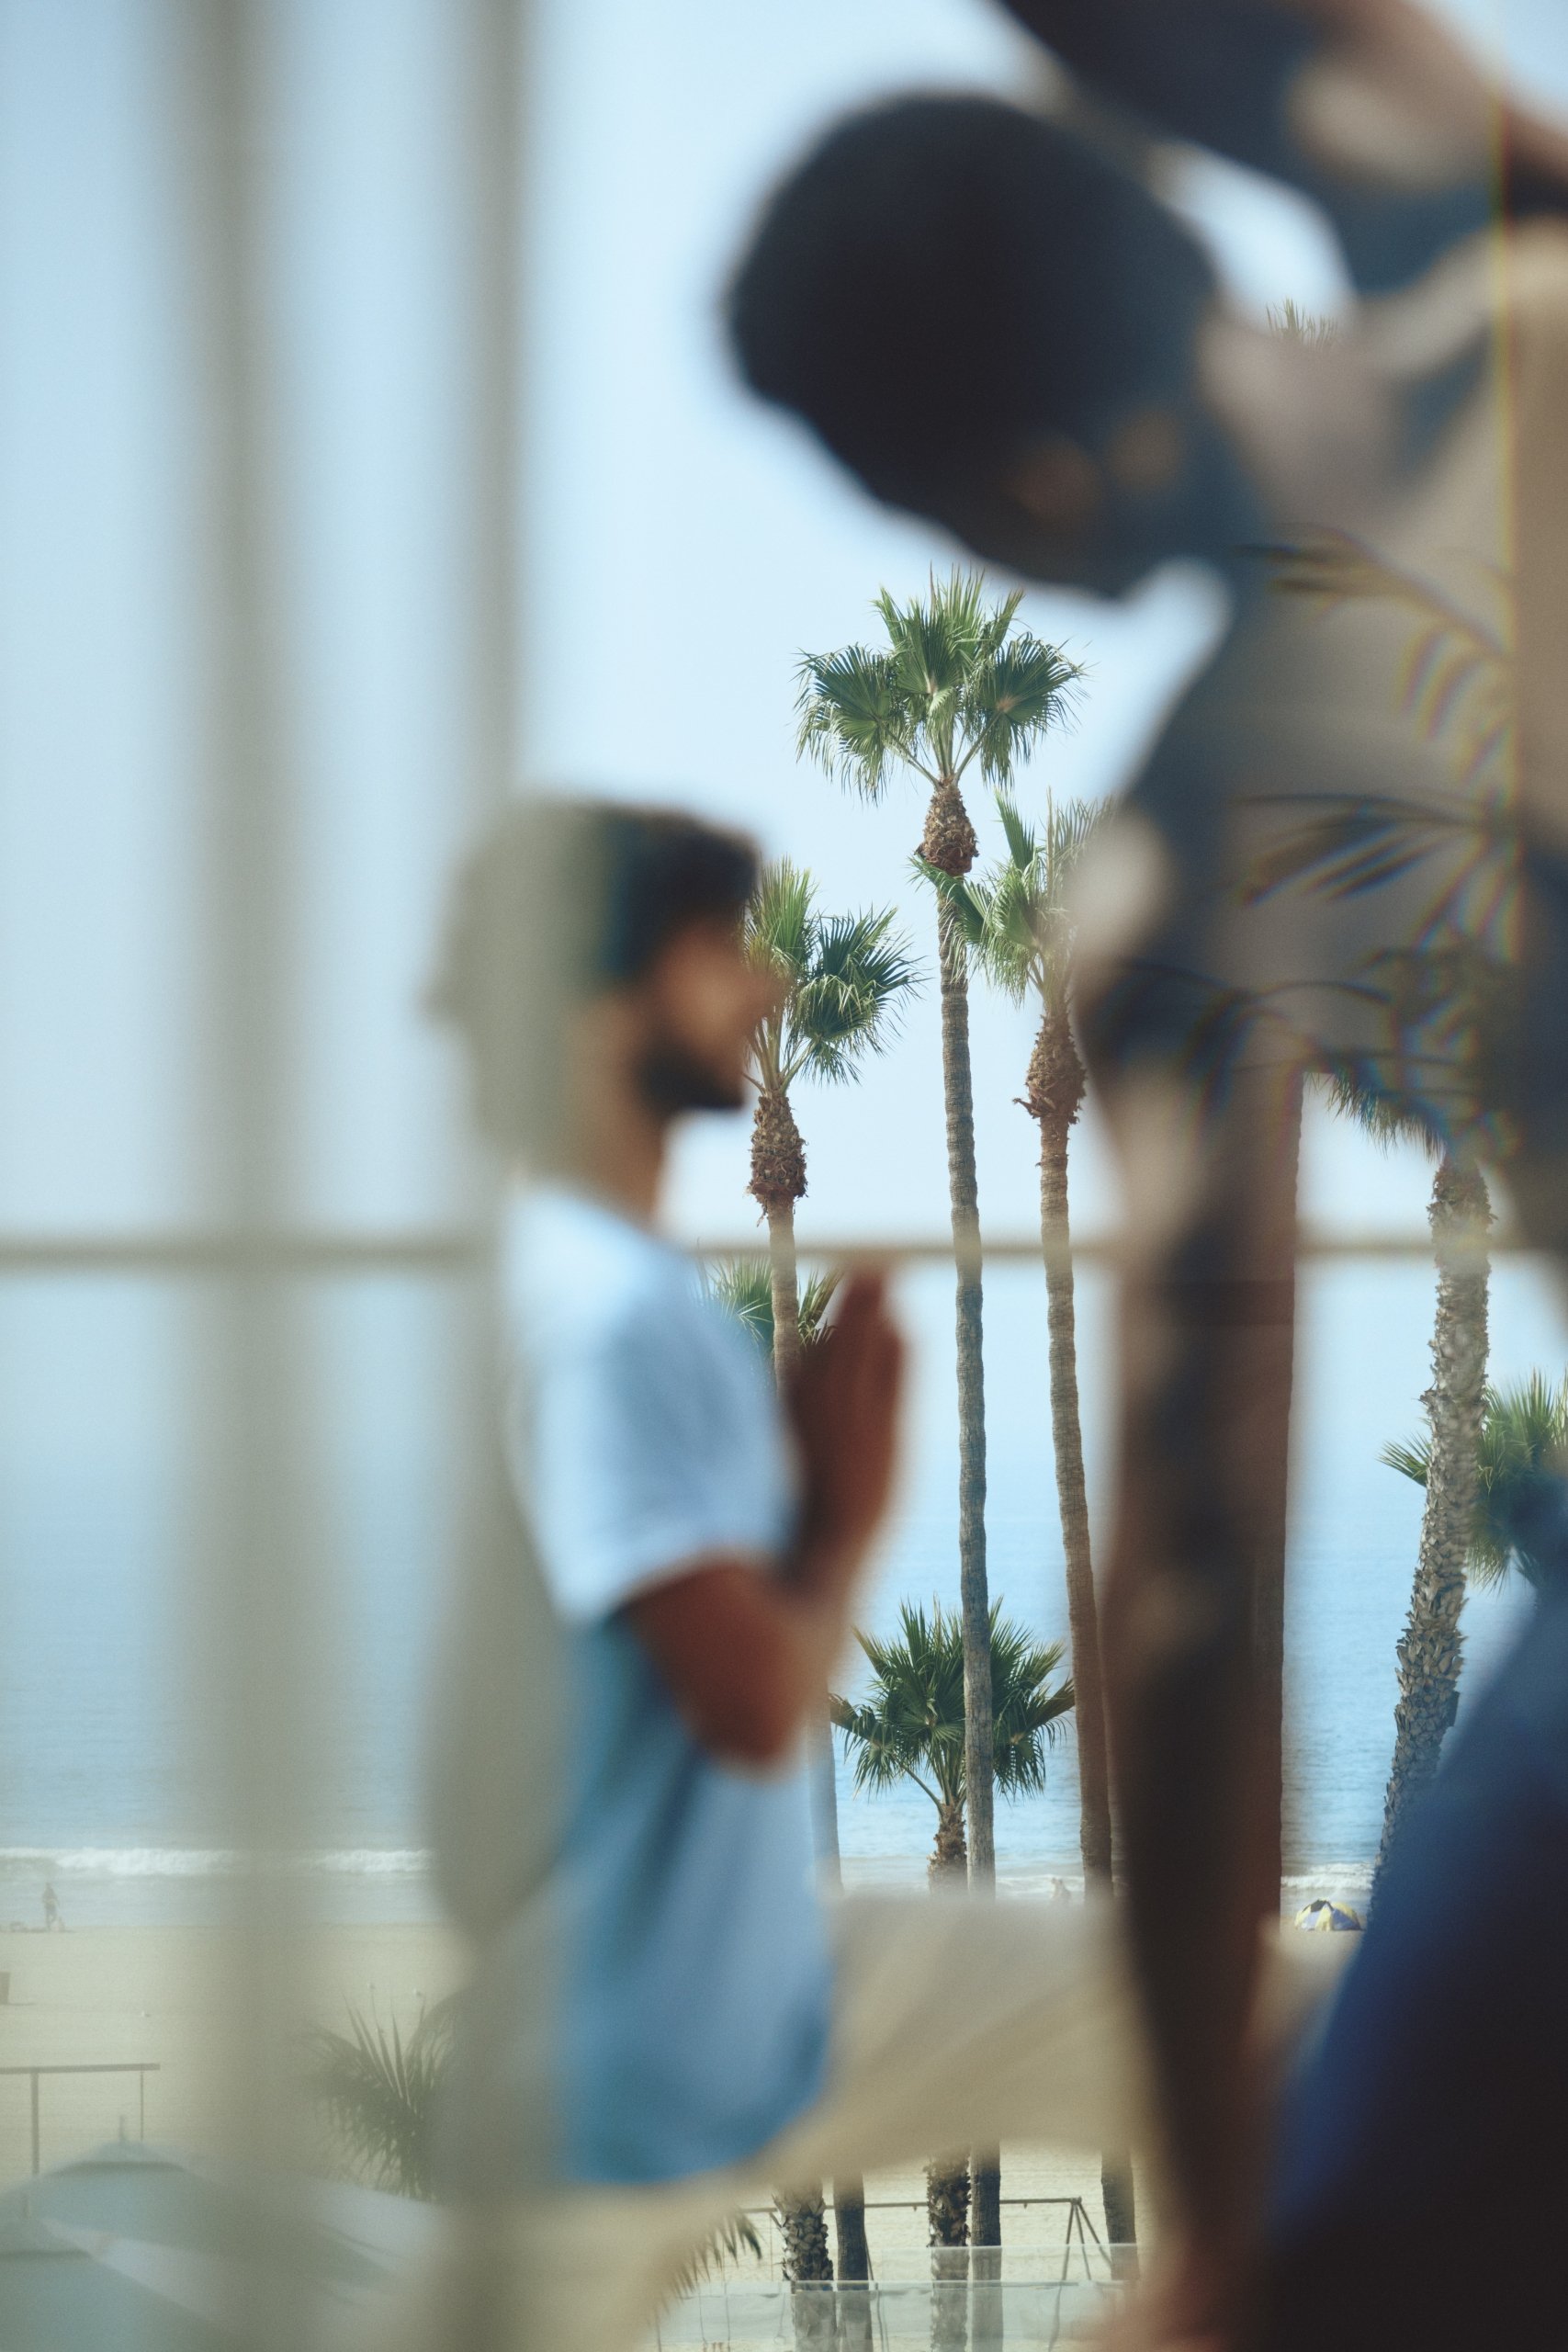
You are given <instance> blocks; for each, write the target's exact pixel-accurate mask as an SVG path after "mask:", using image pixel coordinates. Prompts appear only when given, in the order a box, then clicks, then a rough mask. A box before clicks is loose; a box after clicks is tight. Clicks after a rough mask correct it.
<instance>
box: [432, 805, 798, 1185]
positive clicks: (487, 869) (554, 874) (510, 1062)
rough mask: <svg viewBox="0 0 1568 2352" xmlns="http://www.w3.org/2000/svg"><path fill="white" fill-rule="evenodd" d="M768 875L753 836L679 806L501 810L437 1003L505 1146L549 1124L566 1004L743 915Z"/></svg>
mask: <svg viewBox="0 0 1568 2352" xmlns="http://www.w3.org/2000/svg"><path fill="white" fill-rule="evenodd" d="M757 874H758V858H757V852H756V850H755V848H754V847H753V845H752V843H751V842H749V841H747V840H745V839H744V838H743V837H742V836H741V835H739V834H738V833H729V832H725V831H720V830H719V829H718V828H717V827H716V826H712V825H705V824H703V823H701V822H700V821H699V820H698V819H696V818H694V817H687V816H683V815H682V814H681V813H680V812H679V811H677V810H674V809H638V808H625V807H621V806H618V805H617V804H615V803H614V802H610V801H592V800H578V799H565V798H557V797H548V798H546V797H536V798H530V799H525V800H518V801H516V802H514V803H513V805H512V806H511V807H509V808H508V809H505V810H504V811H503V812H502V814H501V815H500V816H499V817H498V818H497V819H496V820H495V821H494V822H493V823H492V824H491V827H490V828H489V830H488V831H486V833H485V834H484V835H483V837H482V838H481V840H480V841H479V843H478V844H477V846H476V847H475V848H474V849H473V850H472V851H471V852H470V853H469V854H468V857H467V859H466V860H465V861H464V864H463V866H462V868H461V871H460V872H459V874H458V876H457V884H456V886H455V888H454V890H453V894H452V901H451V908H450V912H449V915H448V920H447V925H446V936H445V939H444V942H443V945H442V952H441V959H440V966H439V969H438V971H437V973H436V976H435V978H434V981H433V983H432V985H431V988H430V989H429V992H428V996H427V1000H426V1001H427V1004H428V1007H429V1010H430V1011H431V1012H434V1014H435V1015H436V1017H437V1018H438V1019H440V1020H444V1021H449V1022H451V1023H453V1025H454V1026H455V1027H456V1028H457V1029H458V1030H460V1031H461V1033H462V1035H463V1037H464V1039H465V1042H466V1043H467V1045H468V1050H469V1055H470V1059H471V1062H472V1066H473V1073H474V1095H475V1113H476V1116H477V1118H478V1121H479V1125H480V1126H481V1127H482V1129H483V1130H484V1132H485V1134H486V1135H487V1136H489V1137H490V1138H491V1141H492V1142H493V1143H496V1144H499V1145H500V1146H501V1148H502V1149H503V1150H505V1151H509V1152H516V1151H519V1150H525V1149H526V1148H528V1147H529V1145H530V1144H531V1143H533V1142H536V1141H537V1140H539V1138H540V1136H542V1135H544V1136H547V1135H548V1134H549V1133H550V1131H551V1125H552V1122H553V1121H554V1120H555V1118H556V1116H557V1115H558V1107H559V1104H558V1082H559V1078H560V1066H559V1060H558V1044H559V1035H560V1026H561V1016H562V1014H563V1012H565V1011H566V1010H567V1008H568V1007H570V1005H571V1004H572V1003H573V1002H576V1001H581V999H582V998H583V997H585V996H591V995H593V994H595V993H597V992H598V991H600V990H602V989H614V988H626V987H630V986H632V985H634V984H635V983H636V982H637V980H639V979H640V978H643V976H644V975H645V974H646V973H647V972H648V971H649V970H650V969H651V967H652V966H653V965H654V964H655V963H656V962H657V960H658V958H659V956H660V952H661V951H662V950H663V949H664V948H665V947H666V946H668V944H670V942H671V940H672V939H673V938H674V937H675V936H676V935H677V933H680V932H682V931H683V930H685V929H686V928H687V927H688V926H689V925H691V924H692V923H695V922H729V921H735V922H739V918H740V915H741V913H742V911H743V910H744V909H745V906H746V902H747V900H748V899H750V896H751V894H752V892H753V890H754V889H755V888H756V885H757Z"/></svg>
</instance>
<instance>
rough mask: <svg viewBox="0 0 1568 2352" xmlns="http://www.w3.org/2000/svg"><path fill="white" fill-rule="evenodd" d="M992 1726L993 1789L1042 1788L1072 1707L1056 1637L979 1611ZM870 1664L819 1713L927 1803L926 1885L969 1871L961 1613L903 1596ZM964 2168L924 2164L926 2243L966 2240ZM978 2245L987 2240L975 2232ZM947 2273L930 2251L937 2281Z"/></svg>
mask: <svg viewBox="0 0 1568 2352" xmlns="http://www.w3.org/2000/svg"><path fill="white" fill-rule="evenodd" d="M987 1631H988V1636H989V1639H988V1645H987V1646H988V1651H989V1664H990V1675H989V1680H990V1691H989V1693H988V1695H989V1697H990V1700H991V1721H992V1727H993V1735H994V1740H995V1762H994V1770H995V1775H996V1784H997V1786H998V1788H999V1789H1000V1790H1001V1792H1002V1793H1003V1795H1004V1796H1021V1795H1023V1794H1025V1793H1026V1792H1029V1791H1031V1790H1036V1789H1043V1787H1044V1785H1045V1759H1046V1756H1047V1753H1048V1751H1049V1749H1050V1747H1051V1746H1052V1745H1053V1743H1054V1742H1055V1740H1056V1738H1057V1737H1058V1736H1059V1735H1060V1732H1061V1727H1062V1719H1063V1717H1064V1716H1066V1714H1068V1713H1070V1712H1071V1710H1072V1705H1073V1686H1072V1683H1071V1682H1070V1681H1067V1682H1062V1681H1056V1680H1055V1679H1054V1678H1055V1675H1056V1673H1057V1670H1058V1668H1060V1666H1061V1663H1062V1645H1061V1644H1060V1643H1059V1642H1036V1641H1035V1640H1033V1638H1032V1636H1031V1635H1029V1634H1025V1633H1024V1632H1023V1631H1022V1630H1021V1628H1020V1627H1019V1626H1017V1625H1015V1624H1012V1623H1010V1622H1009V1621H1008V1620H1007V1619H1005V1618H1003V1617H1002V1615H1001V1606H1000V1603H999V1602H998V1603H997V1604H996V1605H995V1606H993V1607H992V1608H991V1609H990V1610H989V1611H987ZM855 1638H856V1639H857V1641H858V1642H859V1643H860V1645H861V1648H862V1649H863V1651H864V1653H865V1656H866V1658H867V1660H868V1661H869V1663H870V1666H871V1670H872V1684H871V1690H870V1691H869V1693H868V1694H867V1696H866V1697H865V1698H864V1699H863V1700H862V1701H860V1702H858V1703H856V1702H853V1701H851V1700H848V1699H843V1698H839V1697H834V1698H831V1699H829V1702H828V1708H829V1714H830V1715H831V1717H832V1720H833V1722H834V1724H836V1725H837V1726H838V1728H839V1730H840V1731H841V1732H842V1734H843V1736H844V1744H845V1747H846V1749H847V1751H848V1753H849V1755H850V1757H851V1758H852V1760H853V1764H854V1778H855V1786H856V1788H857V1789H871V1790H876V1789H889V1788H893V1787H896V1786H897V1783H898V1782H899V1781H906V1780H907V1781H912V1782H913V1784H914V1785H915V1787H916V1788H918V1789H919V1791H920V1792H921V1793H922V1794H923V1795H925V1796H927V1797H929V1798H930V1799H931V1804H933V1805H934V1806H935V1808H936V1835H935V1840H934V1843H933V1845H932V1848H931V1860H930V1861H929V1862H928V1863H927V1865H926V1871H927V1876H928V1878H929V1880H930V1882H931V1885H932V1886H933V1887H936V1886H940V1885H941V1884H942V1883H944V1882H950V1881H952V1880H954V1879H957V1880H960V1881H962V1880H963V1879H964V1877H965V1875H966V1872H967V1860H968V1857H967V1853H966V1849H965V1839H964V1809H965V1801H966V1798H967V1795H968V1790H969V1781H968V1761H967V1748H968V1743H967V1740H966V1738H965V1723H964V1716H965V1696H966V1689H967V1679H968V1677H967V1664H968V1657H967V1650H966V1645H965V1643H964V1624H963V1621H962V1618H961V1617H956V1616H953V1615H952V1614H951V1613H949V1612H948V1611H945V1610H944V1609H943V1608H942V1605H941V1603H940V1602H933V1604H932V1608H931V1616H930V1617H929V1618H928V1617H927V1615H926V1613H925V1611H924V1610H923V1609H919V1608H917V1607H915V1606H914V1605H913V1604H912V1603H911V1602H909V1601H905V1602H904V1603H903V1604H902V1605H901V1607H900V1610H899V1631H898V1633H897V1635H895V1636H894V1637H893V1638H892V1639H891V1640H888V1641H879V1640H878V1639H877V1638H876V1637H875V1636H874V1634H857V1635H856V1637H855ZM969 2203H970V2183H969V2174H968V2170H967V2168H966V2167H965V2166H963V2165H953V2164H952V2163H951V2162H947V2163H943V2162H942V2161H938V2162H936V2163H933V2164H931V2165H928V2167H927V2172H926V2207H927V2212H928V2215H929V2218H930V2222H931V2244H932V2245H933V2246H934V2247H937V2248H938V2249H942V2248H944V2247H946V2248H951V2247H955V2246H963V2245H965V2244H966V2243H967V2241H968V2236H969ZM977 2243H979V2244H981V2245H988V2244H990V2243H992V2241H990V2240H988V2239H978V2240H977ZM943 2275H945V2274H944V2273H943V2271H942V2264H941V2257H940V2254H939V2257H938V2276H939V2278H941V2277H942V2276H943ZM956 2317H957V2314H956V2313H955V2312H952V2311H948V2310H946V2309H945V2308H944V2307H943V2299H942V2297H941V2296H940V2295H939V2298H938V2305H937V2308H936V2310H935V2312H934V2316H933V2342H937V2341H946V2340H947V2339H948V2337H949V2336H950V2335H952V2334H953V2332H954V2330H953V2324H952V2323H953V2321H954V2320H955V2319H956Z"/></svg>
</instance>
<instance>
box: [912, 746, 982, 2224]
mask: <svg viewBox="0 0 1568 2352" xmlns="http://www.w3.org/2000/svg"><path fill="white" fill-rule="evenodd" d="M952 801H953V802H954V803H956V804H957V817H956V818H955V816H954V814H953V809H952V807H951V806H949V805H946V804H945V803H944V799H943V793H942V787H940V786H939V788H938V790H937V791H936V792H934V793H933V794H932V796H931V813H930V815H929V816H928V819H927V824H926V834H925V839H924V841H923V842H921V844H920V847H921V854H922V855H923V856H924V857H925V858H926V860H927V861H928V863H929V864H931V865H940V866H941V867H942V871H943V872H944V873H950V874H953V873H967V872H968V870H969V867H970V866H971V865H973V864H974V861H975V854H976V840H975V830H974V827H973V826H972V825H971V824H970V823H969V820H968V818H967V816H966V815H965V814H964V807H963V803H962V801H961V800H959V798H958V795H957V792H956V791H953V793H952ZM958 818H962V820H963V821H962V825H960V824H959V823H958V821H957V819H958ZM939 852H940V853H941V854H940V855H939V854H938V853H939ZM959 858H962V859H963V861H964V862H963V863H962V864H957V863H954V862H953V861H955V860H957V859H959ZM937 932H938V951H939V964H940V972H941V982H942V1082H943V1093H944V1096H945V1100H946V1107H947V1170H948V1189H949V1193H950V1197H951V1205H952V1214H953V1255H954V1258H955V1260H956V1264H957V1277H956V1299H955V1320H956V1326H957V1342H958V1576H959V1597H960V1604H961V1608H962V1611H963V1621H964V1786H965V1790H966V1793H967V1803H968V1836H969V1880H970V1883H971V1884H972V1885H974V1886H976V1887H978V1888H980V1889H982V1890H984V1891H989V1890H990V1889H991V1888H993V1887H994V1885H995V1883H996V1875H997V1858H996V1844H995V1831H994V1827H993V1783H994V1777H995V1775H994V1728H993V1724H992V1720H991V1630H990V1596H989V1588H988V1583H987V1570H986V1385H985V1368H984V1358H983V1341H984V1295H983V1289H982V1280H981V1271H980V1198H979V1182H978V1177H977V1174H976V1166H975V1103H974V1080H973V1076H972V1072H971V1069H970V1059H969V975H968V957H967V955H966V953H965V950H964V941H963V938H962V936H961V934H960V932H959V929H958V924H957V921H956V918H955V917H954V916H953V912H952V910H950V909H949V908H948V906H947V904H946V903H945V901H943V902H942V904H941V905H940V906H939V910H938V914H937ZM974 2205H975V2216H974V2219H975V2235H976V2242H977V2243H978V2244H979V2245H1000V2243H1001V2170H1000V2165H999V2161H998V2158H997V2156H996V2155H995V2154H993V2153H992V2152H990V2151H989V2150H980V2151H976V2155H975V2159H974Z"/></svg>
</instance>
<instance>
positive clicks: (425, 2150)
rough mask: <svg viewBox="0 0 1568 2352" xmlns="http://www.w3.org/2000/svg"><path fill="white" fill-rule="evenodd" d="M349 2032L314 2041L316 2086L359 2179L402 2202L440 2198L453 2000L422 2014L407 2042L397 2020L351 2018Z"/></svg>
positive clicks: (316, 2035) (323, 2033)
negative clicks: (437, 2139)
mask: <svg viewBox="0 0 1568 2352" xmlns="http://www.w3.org/2000/svg"><path fill="white" fill-rule="evenodd" d="M348 2025H349V2030H348V2031H347V2032H346V2033H336V2032H334V2031H333V2030H332V2029H331V2028H330V2027H328V2026H319V2027H318V2028H317V2029H316V2030H315V2031H314V2032H313V2034H312V2035H311V2037H310V2089H311V2091H312V2092H313V2094H314V2096H315V2098H316V2100H317V2102H318V2104H319V2105H320V2106H321V2109H323V2111H324V2112H325V2114H326V2116H327V2119H328V2120H329V2122H330V2123H331V2125H332V2128H333V2132H334V2134H335V2136H336V2137H337V2139H338V2141H339V2143H341V2145H342V2148H343V2151H344V2154H345V2155H346V2157H347V2158H348V2160H349V2163H350V2165H352V2167H353V2169H354V2171H355V2175H356V2176H357V2177H359V2178H361V2179H364V2180H366V2181H367V2182H368V2183H369V2184H370V2186H371V2187H372V2188H389V2189H391V2190H393V2191H394V2192H395V2193H396V2194H397V2195H398V2196H400V2197H423V2198H432V2197H434V2194H435V2188H434V2177H433V2176H434V2161H435V2150H434V2122H435V2106H436V2101H437V2098H439V2096H440V2093H441V2089H442V2086H443V2084H444V2082H445V2080H446V2074H447V2070H448V2068H449V2066H450V2064H451V2057H452V2029H453V2011H452V2005H451V2003H450V2002H448V2001H443V2002H440V2003H438V2004H437V2006H436V2007H434V2008H433V2009H426V2010H424V2011H423V2012H422V2014H421V2016H420V2018H419V2022H418V2024H417V2025H416V2026H415V2027H414V2029H413V2030H412V2033H411V2034H410V2035H409V2036H408V2038H407V2040H406V2041H405V2040H404V2038H403V2035H402V2032H401V2030H400V2028H399V2025H398V2022H397V2020H396V2018H394V2019H393V2020H392V2024H391V2026H390V2029H389V2028H388V2027H386V2026H384V2025H383V2024H382V2023H381V2020H380V2019H379V2018H364V2017H362V2016H361V2014H360V2013H359V2011H358V2010H357V2009H350V2011H349V2013H348Z"/></svg>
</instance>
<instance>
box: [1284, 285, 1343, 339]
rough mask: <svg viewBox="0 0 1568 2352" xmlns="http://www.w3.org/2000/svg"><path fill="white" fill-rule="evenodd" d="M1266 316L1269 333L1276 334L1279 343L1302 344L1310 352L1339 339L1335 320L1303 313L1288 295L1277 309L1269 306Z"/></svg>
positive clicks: (1337, 323) (1312, 312)
mask: <svg viewBox="0 0 1568 2352" xmlns="http://www.w3.org/2000/svg"><path fill="white" fill-rule="evenodd" d="M1267 316H1268V321H1269V331H1270V333H1272V334H1277V335H1278V336H1279V338H1280V342H1281V343H1300V344H1304V345H1306V347H1307V348H1308V350H1310V351H1321V350H1323V349H1324V348H1325V346H1326V345H1329V344H1335V343H1337V342H1338V341H1339V338H1340V334H1341V329H1340V325H1339V322H1338V320H1337V319H1325V318H1320V317H1319V316H1318V315H1317V314H1316V313H1315V312H1314V311H1303V310H1302V309H1301V308H1300V306H1299V305H1298V304H1297V303H1295V302H1293V301H1292V300H1291V299H1290V297H1289V296H1288V295H1287V297H1286V299H1285V300H1284V301H1282V302H1281V303H1280V304H1279V305H1278V307H1276V306H1274V305H1273V304H1270V306H1269V311H1268V313H1267Z"/></svg>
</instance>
